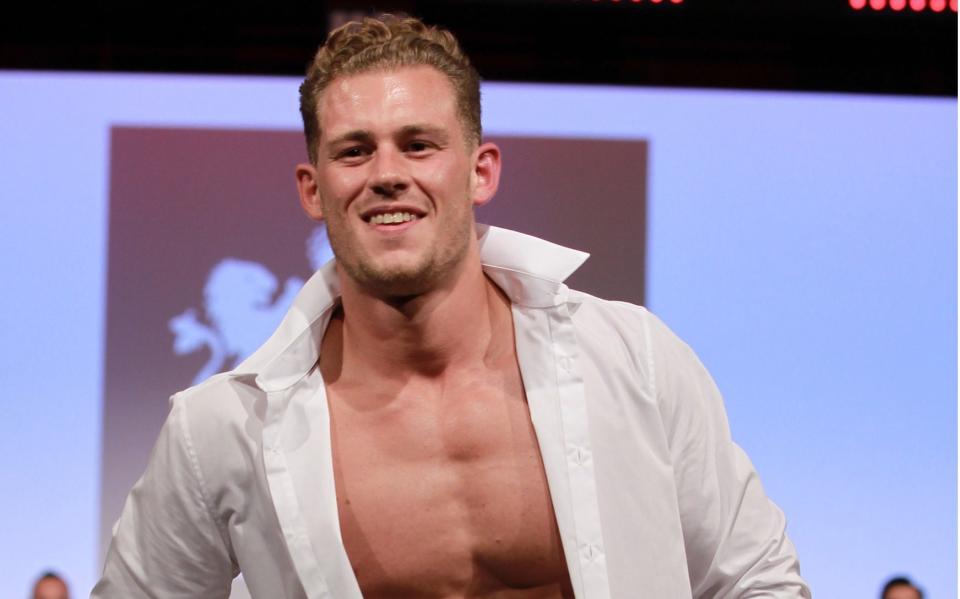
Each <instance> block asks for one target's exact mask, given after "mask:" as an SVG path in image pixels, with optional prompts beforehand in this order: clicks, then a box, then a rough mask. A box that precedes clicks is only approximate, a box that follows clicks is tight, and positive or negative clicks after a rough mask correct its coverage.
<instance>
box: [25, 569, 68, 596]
mask: <svg viewBox="0 0 960 599" xmlns="http://www.w3.org/2000/svg"><path fill="white" fill-rule="evenodd" d="M31 598H32V599H70V589H69V588H68V587H67V583H66V582H65V581H64V580H63V578H62V577H61V576H60V575H58V574H56V573H55V572H44V573H43V574H41V575H40V578H38V579H37V582H36V583H35V584H34V585H33V594H32V595H31Z"/></svg>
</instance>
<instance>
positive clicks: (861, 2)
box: [850, 0, 867, 10]
mask: <svg viewBox="0 0 960 599" xmlns="http://www.w3.org/2000/svg"><path fill="white" fill-rule="evenodd" d="M866 5H867V0H850V7H851V8H855V9H856V10H860V9H861V8H863V7H864V6H866Z"/></svg>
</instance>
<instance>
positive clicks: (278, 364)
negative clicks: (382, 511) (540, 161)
mask: <svg viewBox="0 0 960 599" xmlns="http://www.w3.org/2000/svg"><path fill="white" fill-rule="evenodd" d="M477 230H478V234H479V242H480V251H481V260H482V262H483V268H484V272H485V273H486V275H487V276H488V277H489V278H490V279H492V280H493V281H494V282H495V283H496V284H497V285H498V286H499V287H500V288H501V289H502V290H503V291H504V293H506V295H507V296H508V297H509V298H510V300H511V302H512V311H513V322H514V327H515V331H516V350H517V358H518V360H519V363H520V371H521V374H522V378H523V384H524V388H525V391H526V396H527V403H528V405H529V408H530V417H531V419H532V422H533V426H534V428H535V430H536V434H537V441H538V443H539V446H540V453H541V455H542V456H543V464H544V468H545V470H546V475H547V480H548V483H549V487H550V496H551V498H552V500H553V508H554V511H555V513H556V517H557V524H558V527H559V530H560V536H561V539H562V543H563V550H564V555H565V557H566V562H567V568H568V570H569V573H570V579H571V582H572V584H573V589H574V592H575V594H576V597H577V599H601V598H606V597H614V598H618V599H619V598H639V597H649V598H658V599H659V598H662V599H683V598H687V597H698V598H699V597H785V598H786V597H809V596H810V593H809V590H808V589H807V587H806V584H805V583H804V581H803V579H802V578H801V577H800V573H799V566H798V563H797V557H796V553H795V550H794V547H793V544H792V543H791V542H790V540H789V539H788V538H787V536H786V534H785V531H784V528H785V520H784V517H783V514H782V513H781V512H780V510H779V509H777V507H776V506H775V505H774V504H773V503H772V502H771V501H770V500H769V499H768V498H767V497H766V495H765V494H764V492H763V489H762V487H761V485H760V481H759V479H758V477H757V474H756V472H755V471H754V469H753V466H752V465H751V463H750V461H749V459H748V458H747V456H746V455H745V454H744V453H743V451H742V450H741V449H740V448H739V447H737V446H736V445H735V444H734V443H733V442H732V441H731V439H730V433H729V429H728V426H727V421H726V414H725V412H724V408H723V401H722V399H721V397H720V393H719V392H718V391H717V389H716V387H715V385H714V383H713V381H712V380H711V378H710V376H709V374H708V373H707V372H706V370H705V369H704V367H703V366H702V365H701V364H700V362H699V361H698V360H697V358H696V356H695V355H694V354H693V352H692V351H691V350H690V349H689V348H688V347H687V346H686V345H685V344H684V343H683V342H681V341H680V340H679V339H677V337H675V336H674V335H673V334H672V333H671V332H670V331H669V330H668V329H667V328H666V327H665V326H664V325H663V324H662V323H661V322H660V321H659V320H658V319H657V318H656V317H654V316H652V315H651V314H650V313H649V312H647V311H646V310H645V309H643V308H641V307H639V306H635V305H632V304H628V303H624V302H612V301H605V300H601V299H598V298H595V297H593V296H590V295H587V294H585V293H580V292H577V291H573V290H571V289H568V288H567V286H566V285H564V284H563V280H564V279H566V278H567V277H568V276H569V275H570V273H572V272H573V271H574V270H576V269H577V268H578V267H579V266H580V265H581V264H582V263H583V261H584V260H586V258H587V254H585V253H583V252H579V251H575V250H571V249H567V248H563V247H560V246H557V245H555V244H552V243H549V242H546V241H543V240H540V239H537V238H535V237H530V236H528V235H523V234H520V233H515V232H512V231H508V230H505V229H498V228H495V227H486V226H482V225H478V227H477ZM338 302H339V291H338V282H337V276H336V273H335V269H334V264H333V262H331V263H328V264H327V265H326V266H324V267H323V268H321V269H320V270H319V271H318V272H317V273H316V275H314V276H313V277H312V278H311V279H310V280H309V281H308V282H307V283H306V285H305V286H304V288H303V290H302V291H301V292H300V294H299V295H298V296H297V299H296V300H295V302H294V305H293V307H292V308H291V309H290V311H289V312H288V313H287V315H286V317H285V318H284V320H283V322H282V323H281V325H280V326H279V328H278V329H277V331H276V332H275V333H274V334H273V336H272V337H271V338H270V339H269V340H268V341H267V342H266V343H265V344H264V345H263V346H262V347H261V348H260V349H259V350H257V351H256V352H255V353H254V354H253V355H252V356H251V357H250V358H249V359H247V360H246V361H244V362H243V363H242V364H240V365H239V366H238V367H237V368H236V369H235V370H233V371H231V372H227V373H224V374H220V375H217V376H214V377H212V378H211V379H209V380H208V381H206V382H204V383H202V384H200V385H198V386H196V387H193V388H191V389H188V390H186V391H184V392H181V393H178V394H176V395H174V396H173V397H172V398H171V409H170V415H169V417H168V418H167V421H166V423H165V424H164V427H163V429H162V431H161V433H160V438H159V440H158V441H157V445H156V447H155V448H154V450H153V453H152V454H151V457H150V462H149V465H148V467H147V470H146V472H145V473H144V475H143V477H142V478H141V479H140V480H139V481H138V482H137V484H136V485H135V486H134V488H133V490H132V491H131V493H130V496H129V497H128V499H127V501H126V504H125V506H124V509H123V514H122V515H121V517H120V520H119V521H118V522H117V525H116V527H115V528H114V536H113V541H112V543H111V546H110V551H109V553H108V555H107V559H106V565H105V567H104V574H103V579H102V580H101V581H100V583H99V584H98V585H97V586H96V588H95V589H94V591H93V595H92V596H93V597H95V598H98V599H107V598H117V599H121V598H122V599H131V598H140V597H156V598H162V599H173V598H178V597H184V598H186V597H190V598H203V599H214V598H222V597H226V596H227V595H228V594H229V592H230V587H231V581H232V579H233V578H234V577H235V576H236V575H237V574H238V573H239V572H241V571H242V572H243V576H244V579H245V581H246V584H247V586H248V588H249V590H250V594H251V595H252V596H253V597H254V598H257V599H302V598H304V597H308V598H310V599H319V598H332V599H353V598H358V597H361V594H360V588H359V586H358V584H357V581H356V578H355V576H354V574H353V570H352V568H351V566H350V562H349V559H348V557H347V554H346V551H345V550H344V546H343V541H342V537H341V534H340V526H339V518H338V514H337V504H336V492H335V487H334V479H333V462H332V456H331V449H330V435H329V414H328V407H327V400H326V396H325V387H324V382H323V380H322V378H321V376H320V371H319V368H318V367H317V363H318V356H319V348H320V341H321V339H322V337H323V334H324V331H325V329H326V327H327V323H328V322H329V319H330V315H331V313H332V311H333V310H334V308H335V307H336V306H337V304H338Z"/></svg>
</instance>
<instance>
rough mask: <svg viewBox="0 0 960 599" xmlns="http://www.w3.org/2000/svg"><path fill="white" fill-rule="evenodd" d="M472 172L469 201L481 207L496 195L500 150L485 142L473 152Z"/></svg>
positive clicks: (498, 179) (494, 145) (498, 182)
mask: <svg viewBox="0 0 960 599" xmlns="http://www.w3.org/2000/svg"><path fill="white" fill-rule="evenodd" d="M474 156H475V158H474V160H473V172H471V173H470V201H471V202H472V203H473V205H474V206H483V205H484V204H486V203H487V202H489V201H490V200H491V199H493V195H494V194H495V193H497V187H499V185H500V148H498V147H497V145H496V144H493V143H490V142H487V143H485V144H480V145H479V146H477V149H476V150H474Z"/></svg>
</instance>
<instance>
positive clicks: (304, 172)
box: [297, 164, 323, 221]
mask: <svg viewBox="0 0 960 599" xmlns="http://www.w3.org/2000/svg"><path fill="white" fill-rule="evenodd" d="M297 190H298V191H299V192H300V205H301V206H303V211H304V212H306V213H307V216H309V217H310V218H311V219H313V220H316V221H321V220H323V207H322V205H321V202H320V190H319V187H318V185H317V169H316V168H315V167H314V166H313V165H311V164H298V165H297Z"/></svg>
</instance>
